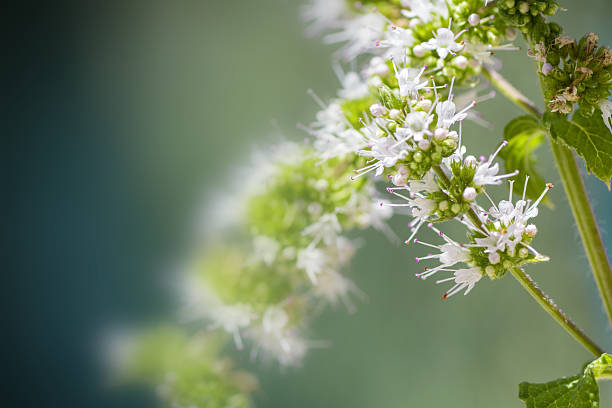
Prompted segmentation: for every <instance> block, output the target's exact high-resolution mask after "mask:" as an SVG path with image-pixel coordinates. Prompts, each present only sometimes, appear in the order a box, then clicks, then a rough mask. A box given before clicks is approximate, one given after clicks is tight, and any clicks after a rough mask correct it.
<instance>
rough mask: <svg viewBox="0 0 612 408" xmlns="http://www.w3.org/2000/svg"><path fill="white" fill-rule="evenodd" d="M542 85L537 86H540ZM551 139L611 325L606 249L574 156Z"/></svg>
mask: <svg viewBox="0 0 612 408" xmlns="http://www.w3.org/2000/svg"><path fill="white" fill-rule="evenodd" d="M484 72H485V76H486V77H487V78H489V80H490V81H491V83H492V84H493V85H494V86H495V87H496V88H497V89H498V90H499V91H500V92H501V93H502V94H504V95H505V96H507V97H508V99H510V100H511V101H512V102H514V103H516V105H517V106H519V107H520V108H522V109H523V110H525V111H526V112H527V113H529V114H530V115H533V116H535V117H536V118H538V119H541V118H542V114H541V113H540V111H539V110H538V109H537V108H536V107H535V105H534V104H533V102H531V101H530V100H529V99H528V98H527V97H525V96H524V95H523V94H521V92H520V91H518V90H517V89H516V88H514V87H513V86H512V84H510V83H509V82H508V81H506V80H505V79H504V78H503V77H502V76H501V75H500V74H499V73H497V72H496V71H494V70H492V69H490V68H486V69H485V70H484ZM541 86H542V84H541V83H540V87H541ZM550 136H551V141H550V144H551V148H552V151H553V154H554V156H555V161H556V162H557V168H558V170H559V174H560V175H561V179H562V180H563V186H564V187H565V192H566V194H567V197H568V199H569V202H570V207H571V209H572V214H573V215H574V219H575V221H576V224H577V225H578V231H579V232H580V238H581V239H582V244H583V246H584V250H585V252H586V254H587V258H588V259H589V264H590V266H591V270H592V271H593V275H594V277H595V282H596V283H597V288H598V289H599V293H600V295H601V299H602V301H603V304H604V307H605V309H606V314H607V316H608V321H609V322H610V324H611V326H612V268H611V267H610V261H609V259H608V255H607V254H606V247H605V246H604V243H603V240H602V238H601V234H600V232H599V228H598V226H597V221H596V220H595V214H594V213H593V208H592V207H591V203H590V202H589V196H588V195H587V192H586V189H585V187H584V182H583V181H582V176H581V175H580V168H579V167H578V163H577V162H576V156H575V155H574V153H573V152H572V151H571V150H570V149H569V148H567V147H566V146H563V145H561V144H560V143H557V142H555V141H554V140H552V135H550Z"/></svg>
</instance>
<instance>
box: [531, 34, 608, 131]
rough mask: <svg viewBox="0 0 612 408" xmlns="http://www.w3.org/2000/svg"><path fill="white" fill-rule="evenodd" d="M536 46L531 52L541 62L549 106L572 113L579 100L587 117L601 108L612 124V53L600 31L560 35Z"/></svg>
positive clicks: (554, 109)
mask: <svg viewBox="0 0 612 408" xmlns="http://www.w3.org/2000/svg"><path fill="white" fill-rule="evenodd" d="M534 49H535V51H532V52H531V54H532V55H533V57H534V58H536V60H537V61H538V64H539V66H540V75H541V77H542V81H543V84H544V89H545V93H546V95H545V96H546V98H547V99H548V100H549V102H548V106H547V107H548V109H549V110H550V111H551V112H558V113H560V114H570V113H572V112H574V105H576V104H577V105H578V107H579V109H580V112H581V114H582V115H585V116H587V117H590V116H592V115H593V114H594V113H595V112H598V111H599V112H601V115H602V116H603V119H604V122H605V124H606V126H608V128H610V109H611V105H612V104H611V103H610V102H609V101H608V98H609V96H610V92H611V91H612V53H611V52H610V50H609V49H608V48H607V47H604V46H601V47H600V46H599V44H598V37H597V35H596V34H593V33H590V34H587V35H585V36H583V37H582V38H581V39H580V40H578V41H576V40H574V39H573V38H571V37H567V36H558V37H555V38H554V39H552V40H550V41H547V42H542V43H539V44H536V46H535V47H534ZM611 132H612V129H611Z"/></svg>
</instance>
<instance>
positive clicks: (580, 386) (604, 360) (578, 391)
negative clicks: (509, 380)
mask: <svg viewBox="0 0 612 408" xmlns="http://www.w3.org/2000/svg"><path fill="white" fill-rule="evenodd" d="M610 373H612V356H610V355H609V354H602V355H601V357H599V358H598V359H597V360H595V361H593V362H591V363H589V364H587V365H586V367H585V368H584V370H583V372H582V374H579V375H576V376H573V377H569V378H560V379H558V380H554V381H550V382H547V383H544V384H531V383H527V382H522V383H521V384H519V399H520V400H521V401H523V402H525V406H526V407H527V408H599V386H598V385H597V381H596V379H597V378H602V377H607V376H609V375H610Z"/></svg>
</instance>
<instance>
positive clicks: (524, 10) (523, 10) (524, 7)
mask: <svg viewBox="0 0 612 408" xmlns="http://www.w3.org/2000/svg"><path fill="white" fill-rule="evenodd" d="M518 10H519V11H520V12H521V14H527V13H529V3H527V2H526V1H521V2H520V3H519V5H518Z"/></svg>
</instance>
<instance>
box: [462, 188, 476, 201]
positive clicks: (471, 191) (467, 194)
mask: <svg viewBox="0 0 612 408" xmlns="http://www.w3.org/2000/svg"><path fill="white" fill-rule="evenodd" d="M477 195H478V194H477V193H476V189H475V188H474V187H466V188H465V190H463V198H464V199H465V200H466V201H474V200H475V199H476V196H477Z"/></svg>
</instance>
